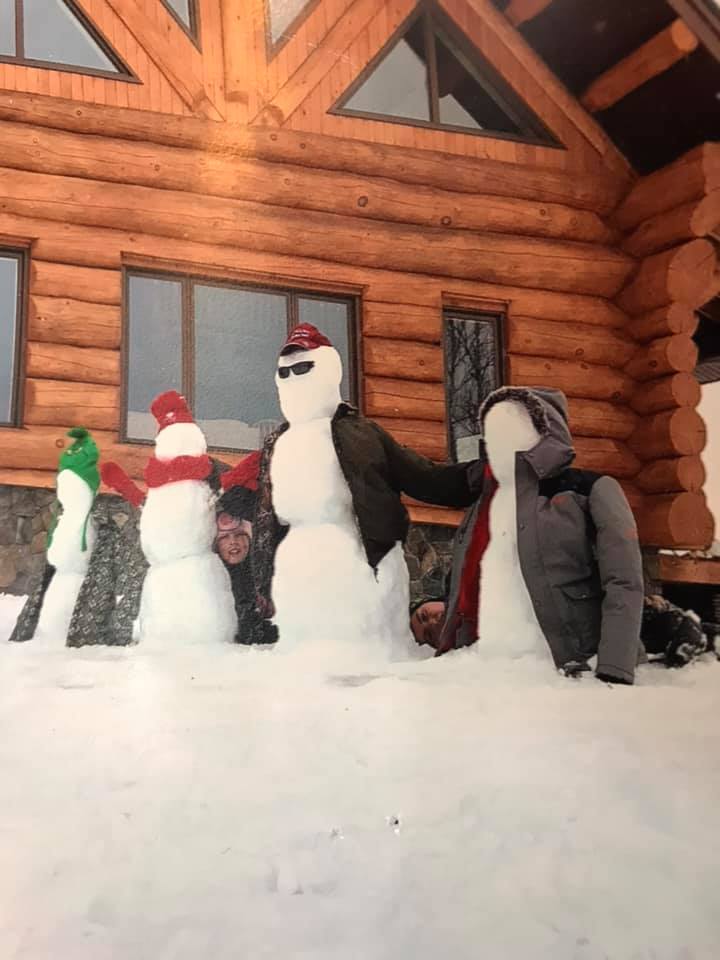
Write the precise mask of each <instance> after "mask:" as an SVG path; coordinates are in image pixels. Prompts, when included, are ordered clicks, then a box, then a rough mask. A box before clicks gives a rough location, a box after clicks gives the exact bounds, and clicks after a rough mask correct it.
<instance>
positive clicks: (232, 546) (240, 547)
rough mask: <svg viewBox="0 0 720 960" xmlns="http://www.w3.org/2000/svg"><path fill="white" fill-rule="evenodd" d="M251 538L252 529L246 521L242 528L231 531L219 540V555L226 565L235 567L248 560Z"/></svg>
mask: <svg viewBox="0 0 720 960" xmlns="http://www.w3.org/2000/svg"><path fill="white" fill-rule="evenodd" d="M251 536H252V528H251V527H250V524H249V523H247V521H244V523H243V526H242V527H240V528H239V529H237V530H230V531H228V532H227V533H224V534H223V535H222V536H221V537H220V538H219V539H218V544H217V549H218V553H219V554H220V556H221V557H222V559H223V560H224V561H225V563H227V564H230V566H233V567H234V566H236V565H237V564H238V563H242V562H243V560H245V559H246V558H247V555H248V553H249V551H250V539H251Z"/></svg>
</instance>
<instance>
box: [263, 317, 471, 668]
mask: <svg viewBox="0 0 720 960" xmlns="http://www.w3.org/2000/svg"><path fill="white" fill-rule="evenodd" d="M341 380H342V363H341V360H340V356H339V354H338V352H337V351H336V350H335V348H334V347H333V346H332V344H331V343H330V341H329V340H328V338H327V337H326V336H325V335H324V334H322V333H320V331H319V330H317V329H316V328H315V327H314V326H312V325H311V324H307V323H305V324H300V325H299V326H297V327H295V329H294V330H293V331H292V332H291V334H290V336H289V337H288V339H287V341H286V343H285V345H284V346H283V348H282V350H281V352H280V356H279V359H278V367H277V371H276V375H275V383H276V385H277V389H278V395H279V400H280V407H281V409H282V412H283V415H284V416H285V418H286V421H287V422H286V423H285V424H284V425H283V426H282V427H280V428H279V430H278V431H276V433H275V434H273V435H271V436H270V437H269V438H268V439H267V440H266V442H265V446H264V450H263V457H262V462H261V467H260V478H259V495H258V501H259V506H258V513H257V517H256V534H255V545H254V546H255V549H256V557H255V558H254V561H253V563H254V568H255V573H256V583H257V585H258V589H259V593H260V596H261V597H263V596H265V595H267V593H268V592H269V593H270V594H271V599H272V605H273V606H274V611H275V615H274V620H275V623H276V625H277V627H278V630H279V649H280V650H287V649H292V648H293V647H298V646H301V645H308V644H311V643H313V642H322V641H326V642H330V643H331V644H333V645H335V647H336V649H342V646H341V645H344V649H345V650H346V651H364V652H365V654H366V655H367V654H369V655H371V656H372V655H373V654H379V655H380V656H382V657H387V656H406V655H407V654H408V653H409V652H410V651H412V650H414V649H415V644H414V640H413V639H412V635H411V633H410V628H409V621H408V601H409V578H408V570H407V565H406V563H405V559H404V556H403V549H402V548H403V541H404V539H405V536H406V534H407V531H408V526H409V521H408V515H407V511H406V510H405V507H404V506H403V504H402V502H401V499H400V496H401V493H403V492H405V493H408V494H410V495H411V496H413V497H415V498H417V499H421V500H425V501H427V502H431V503H440V504H447V505H452V506H463V505H467V504H469V503H470V502H472V499H473V492H472V487H471V483H470V480H469V476H470V474H471V470H470V468H469V467H468V465H466V464H463V465H450V466H439V465H437V464H434V463H432V462H431V461H430V460H426V459H425V458H424V457H420V456H418V455H417V454H415V453H413V452H412V451H411V450H408V449H407V448H405V447H402V446H400V445H399V444H397V443H396V442H395V441H394V440H393V439H392V437H390V435H389V434H387V433H386V432H385V431H384V430H382V428H380V427H379V426H378V425H377V424H375V423H373V422H372V421H370V420H366V419H365V418H363V417H361V416H360V415H359V414H358V413H357V411H356V410H355V409H354V408H352V407H351V406H349V405H348V404H345V403H343V402H342V399H341V396H340V383H341ZM273 535H274V538H275V543H276V544H277V549H276V551H275V552H274V556H273V559H274V564H268V563H267V562H263V560H262V557H260V558H258V557H257V552H258V550H259V551H262V549H263V545H264V544H265V543H267V542H268V541H270V540H271V539H272V536H273ZM263 571H265V574H266V577H265V582H263V579H264V578H263ZM270 576H272V583H271V588H270V584H269V583H268V582H267V581H268V580H269V577H270Z"/></svg>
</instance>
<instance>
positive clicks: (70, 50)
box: [23, 0, 117, 72]
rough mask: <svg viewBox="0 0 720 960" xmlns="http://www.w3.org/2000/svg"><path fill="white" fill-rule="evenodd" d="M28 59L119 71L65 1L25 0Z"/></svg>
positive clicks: (25, 38)
mask: <svg viewBox="0 0 720 960" xmlns="http://www.w3.org/2000/svg"><path fill="white" fill-rule="evenodd" d="M23 36H24V41H25V58H26V59H28V60H47V61H50V62H51V63H63V64H69V65H72V66H76V67H87V68H89V69H91V70H109V71H113V72H117V67H116V66H115V64H114V63H113V62H112V60H111V59H110V57H108V56H107V55H106V54H105V52H104V51H103V49H102V47H101V46H100V45H99V44H98V43H96V41H95V39H94V38H93V37H92V36H91V35H90V33H89V32H88V30H87V29H86V27H85V25H84V24H83V23H81V22H80V20H78V18H77V17H76V16H75V14H74V13H73V12H72V11H71V10H70V9H69V7H67V6H66V4H64V3H63V2H62V0H23Z"/></svg>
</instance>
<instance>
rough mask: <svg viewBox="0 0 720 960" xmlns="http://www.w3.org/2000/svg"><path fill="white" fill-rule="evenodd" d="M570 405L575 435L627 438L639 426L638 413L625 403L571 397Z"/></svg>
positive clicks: (572, 431)
mask: <svg viewBox="0 0 720 960" xmlns="http://www.w3.org/2000/svg"><path fill="white" fill-rule="evenodd" d="M568 406H569V411H570V431H571V433H572V434H573V436H579V437H609V438H610V439H612V440H627V438H628V437H629V436H630V435H631V434H632V433H633V432H634V430H635V428H636V427H637V422H638V418H637V414H635V413H633V411H632V410H630V409H629V408H628V407H626V406H625V405H620V404H616V403H608V402H607V401H605V400H583V399H582V398H580V397H571V398H570V399H569V401H568Z"/></svg>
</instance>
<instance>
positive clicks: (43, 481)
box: [0, 0, 720, 547]
mask: <svg viewBox="0 0 720 960" xmlns="http://www.w3.org/2000/svg"><path fill="white" fill-rule="evenodd" d="M81 5H82V7H83V8H84V10H85V12H86V13H87V15H88V16H89V17H90V18H91V19H92V20H93V22H94V23H96V24H97V26H98V27H99V29H100V30H101V31H102V32H103V35H104V36H105V37H107V38H109V40H111V41H112V43H113V45H114V47H115V49H117V51H118V54H119V55H121V56H122V57H123V58H124V59H125V60H126V61H127V62H128V63H129V64H130V66H131V67H132V68H133V70H134V72H135V74H136V75H137V77H138V78H139V82H138V83H135V84H125V85H123V84H118V83H115V82H114V81H112V80H107V79H100V78H93V79H88V78H86V77H83V78H80V79H79V80H78V78H77V77H76V76H75V75H74V74H65V73H62V72H60V71H53V70H47V69H45V70H43V69H37V68H33V67H31V66H25V65H23V66H20V65H13V64H10V63H0V246H2V245H3V244H5V243H6V242H7V244H11V243H16V244H23V245H27V246H28V247H29V250H30V257H29V264H30V267H29V277H28V290H27V293H28V296H27V317H26V327H25V331H24V339H25V344H24V365H23V370H22V382H21V395H22V404H23V405H22V410H21V416H20V425H19V426H18V427H16V428H5V427H2V428H0V484H3V483H6V484H19V485H28V486H51V485H52V484H53V483H54V478H55V473H54V471H55V467H56V464H57V459H58V453H59V450H60V449H61V448H62V447H63V445H64V442H65V441H64V432H65V430H66V429H67V428H68V427H70V426H72V425H74V424H75V423H79V422H82V423H84V424H85V425H86V426H88V427H90V428H91V429H92V430H93V433H94V435H95V436H96V438H97V440H98V444H99V446H100V448H101V452H102V455H103V456H104V457H108V458H112V459H115V460H118V461H119V462H120V463H122V464H123V466H125V468H126V469H127V470H128V471H129V472H130V473H131V474H132V475H133V476H134V477H139V476H140V475H141V471H142V468H143V466H144V463H145V460H146V458H147V455H148V448H147V447H144V446H140V445H133V444H127V443H121V442H120V440H119V436H120V433H119V426H120V422H121V418H122V410H121V406H122V390H123V387H122V380H123V372H122V343H123V319H122V317H123V304H122V300H123V291H122V286H123V270H124V268H127V267H147V268H152V269H158V270H165V271H168V272H178V273H187V274H191V275H197V276H209V277H217V278H219V279H222V280H225V279H227V280H231V281H237V282H239V283H243V282H248V283H262V284H264V285H266V286H291V287H295V288H298V289H308V290H311V291H329V292H335V293H345V294H353V295H355V296H357V297H358V298H359V300H360V303H361V329H360V334H361V336H360V341H361V344H360V370H359V376H360V383H361V386H362V394H361V402H362V405H363V408H364V411H365V412H366V413H367V414H368V415H369V416H372V417H373V418H374V419H376V420H377V421H378V422H379V423H380V424H382V425H383V426H384V427H385V428H387V429H388V430H389V431H390V432H391V433H392V434H393V435H394V436H395V437H397V439H398V440H400V441H401V442H403V443H406V444H408V445H410V446H412V447H414V448H415V449H417V450H418V451H419V452H421V453H424V454H426V455H427V456H430V457H432V458H434V459H438V460H442V459H444V458H445V457H446V456H447V453H448V435H447V409H446V385H445V382H444V380H445V358H444V353H443V311H444V309H446V308H457V309H461V310H473V309H477V310H483V309H488V308H492V309H493V310H496V311H499V312H501V313H502V315H503V339H504V348H505V356H504V366H505V371H504V373H505V378H506V380H507V382H510V383H517V384H525V385H529V386H533V385H554V386H557V387H559V388H560V389H562V390H564V391H565V393H566V394H567V396H568V398H569V404H570V417H571V427H572V430H573V433H574V435H575V437H576V448H577V453H578V460H577V462H578V465H579V466H582V467H585V468H588V469H593V470H598V471H601V472H606V473H609V474H611V475H613V476H615V477H617V478H618V480H619V481H620V482H621V483H622V485H623V487H624V488H625V490H626V491H627V493H628V496H629V499H630V501H631V504H632V506H633V509H634V510H635V512H636V515H637V517H638V521H639V526H640V531H641V538H642V540H643V542H645V543H647V544H649V545H659V546H666V547H673V546H688V547H700V546H705V545H706V544H707V543H708V541H709V540H710V538H711V535H712V520H711V518H710V515H709V513H708V511H707V508H706V506H705V503H704V498H703V494H702V485H703V481H704V472H703V468H702V464H701V462H700V459H699V453H700V450H701V449H702V445H703V440H704V429H703V425H702V422H701V421H700V419H699V417H698V416H697V414H696V412H695V409H694V408H695V406H696V405H697V403H698V400H699V386H698V384H697V382H696V381H695V380H694V378H693V375H692V371H693V368H694V362H695V353H694V346H693V343H692V340H691V336H692V333H693V329H694V326H693V325H694V322H695V321H694V313H693V310H694V308H695V307H697V306H698V305H700V304H701V303H703V302H705V300H706V299H708V292H709V291H710V289H711V287H712V285H713V283H715V282H716V281H717V266H716V261H715V253H714V248H713V246H712V244H711V243H710V241H708V240H706V239H704V237H705V234H707V233H710V232H711V231H712V230H713V229H714V228H715V227H716V226H717V222H718V219H719V218H718V216H717V213H718V196H719V194H718V192H717V191H718V188H719V187H720V183H719V182H718V175H719V172H720V165H719V163H718V155H717V153H716V152H715V148H714V147H705V148H702V149H699V150H696V151H694V152H693V153H691V154H690V155H688V156H687V157H685V158H683V160H682V161H679V162H678V163H676V164H674V165H672V166H671V167H670V168H668V169H667V170H663V171H661V172H660V173H657V174H652V175H651V176H649V177H646V178H644V179H637V178H636V177H635V175H634V174H633V171H632V169H631V167H630V165H629V164H628V162H627V160H626V158H625V157H624V156H623V155H622V154H621V153H620V151H619V150H618V149H617V148H616V147H615V146H614V145H613V143H612V142H611V141H610V139H609V138H608V137H607V136H606V134H605V133H604V132H603V130H602V128H601V127H600V125H598V124H597V123H596V121H595V120H594V119H593V118H592V117H591V116H590V115H589V114H588V113H587V112H586V111H585V110H584V109H583V108H582V107H581V105H580V104H579V102H578V101H577V100H576V99H575V98H573V97H572V96H571V95H570V94H569V93H568V92H567V90H565V88H564V87H563V86H562V84H560V83H559V81H558V80H557V78H556V77H555V76H553V74H552V73H551V71H550V70H549V69H548V68H547V67H546V66H545V65H544V64H543V63H542V62H541V61H540V60H539V58H537V57H536V56H534V54H532V51H531V50H530V49H529V48H528V47H527V45H526V44H524V42H523V41H522V40H521V39H520V38H519V36H518V35H517V32H516V29H515V26H514V25H513V24H512V22H511V21H510V20H509V19H507V18H506V17H504V16H503V15H502V14H501V13H500V12H499V10H498V9H496V5H493V3H491V2H490V0H442V2H440V0H438V4H437V6H438V7H439V8H441V9H442V13H443V16H447V17H449V18H450V19H451V20H452V21H453V23H454V24H455V26H456V27H457V28H458V29H459V30H461V31H462V32H463V33H464V35H466V36H467V37H468V38H469V39H470V41H471V42H472V43H473V44H474V45H475V47H476V48H477V49H478V50H480V51H481V52H482V53H483V55H485V56H487V57H489V58H490V57H495V58H496V60H495V62H494V67H495V69H497V70H498V71H500V72H501V73H502V75H503V77H504V79H505V80H506V81H507V82H508V83H509V84H510V86H511V87H512V88H513V89H514V90H515V91H517V92H519V93H520V94H522V96H523V97H524V98H525V99H526V100H527V102H528V103H529V104H530V105H531V107H532V108H533V110H534V111H535V112H536V113H537V115H538V117H539V119H540V120H541V121H542V123H544V124H545V125H547V126H548V127H549V128H551V129H552V132H553V134H554V135H555V136H556V137H557V138H558V140H559V141H560V146H559V147H557V148H555V147H553V148H550V147H548V146H542V145H530V144H527V143H522V142H519V141H517V140H513V139H503V138H493V137H486V136H483V137H480V136H470V135H468V134H464V133H462V132H459V131H457V130H455V131H442V130H437V129H430V128H428V129H424V128H421V127H418V126H403V125H402V124H396V123H395V124H393V123H384V122H381V121H379V120H372V119H363V118H352V117H341V116H338V115H335V114H333V113H332V111H331V109H330V108H331V107H332V106H333V103H334V101H335V100H336V99H337V96H338V95H339V94H340V93H341V92H342V90H343V89H344V88H345V86H347V85H348V84H349V83H350V82H352V81H353V80H355V79H356V78H357V74H358V73H360V72H362V70H363V69H364V68H365V67H366V66H367V65H368V64H369V63H370V62H371V61H373V58H374V57H376V56H377V55H378V51H380V50H381V49H382V48H383V47H384V45H385V44H386V43H387V41H388V40H389V38H391V36H392V35H393V31H395V30H397V29H398V25H399V24H401V23H402V21H403V20H404V18H405V17H406V16H407V15H409V14H411V13H412V10H413V8H414V6H415V4H414V2H413V0H394V2H393V3H391V4H388V3H386V2H385V0H353V2H352V3H347V2H345V0H316V2H315V3H312V4H310V5H309V6H308V8H307V16H306V17H305V18H304V19H301V20H300V21H299V22H298V24H297V25H296V29H295V31H294V35H293V36H292V37H291V38H290V39H289V40H288V41H287V42H286V43H285V44H284V45H282V46H280V48H279V49H278V51H277V52H276V53H274V54H273V53H272V52H271V51H270V48H269V46H268V43H267V38H266V33H265V26H264V21H263V17H264V11H265V6H264V4H263V2H262V0H223V3H222V4H221V3H220V2H219V0H199V10H200V18H201V23H202V44H201V47H200V48H199V47H198V46H196V45H194V44H193V43H192V41H191V39H190V38H188V37H187V36H186V35H185V34H184V33H182V31H177V30H176V27H177V24H175V25H173V21H172V18H169V17H168V15H167V12H166V11H165V9H164V7H163V5H161V4H156V3H150V2H145V0H142V2H141V0H83V3H82V4H81ZM173 31H175V32H174V33H173ZM169 39H171V40H172V43H170V42H169ZM308 51H310V52H308ZM343 51H346V53H347V56H343ZM498 51H499V52H498ZM350 54H352V56H351V55H350ZM351 65H352V69H351ZM353 72H354V73H353ZM351 74H353V75H351ZM68 77H69V79H68ZM488 305H490V307H489V306H488ZM238 389H242V385H241V384H238ZM223 458H224V459H227V460H228V461H231V462H233V461H234V460H236V459H237V458H236V457H234V456H233V455H228V454H223ZM410 507H411V515H412V517H413V519H415V520H417V521H422V522H430V523H448V522H451V523H454V522H456V521H457V519H458V515H457V514H456V513H453V512H452V511H447V510H443V509H436V508H430V507H427V506H423V505H419V504H414V503H411V504H410Z"/></svg>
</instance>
